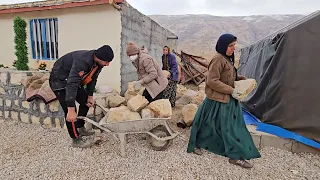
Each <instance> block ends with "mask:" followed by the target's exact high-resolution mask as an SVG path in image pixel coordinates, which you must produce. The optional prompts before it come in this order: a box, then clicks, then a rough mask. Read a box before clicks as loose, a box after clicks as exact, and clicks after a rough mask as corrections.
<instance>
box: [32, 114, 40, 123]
mask: <svg viewBox="0 0 320 180" xmlns="http://www.w3.org/2000/svg"><path fill="white" fill-rule="evenodd" d="M31 122H32V124H40V118H39V117H37V116H31Z"/></svg>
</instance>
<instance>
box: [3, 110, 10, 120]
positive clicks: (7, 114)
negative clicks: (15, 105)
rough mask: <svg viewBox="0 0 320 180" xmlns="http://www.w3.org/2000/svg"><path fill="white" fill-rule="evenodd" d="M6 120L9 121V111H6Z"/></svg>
mask: <svg viewBox="0 0 320 180" xmlns="http://www.w3.org/2000/svg"><path fill="white" fill-rule="evenodd" d="M4 118H5V119H8V118H9V111H5V112H4Z"/></svg>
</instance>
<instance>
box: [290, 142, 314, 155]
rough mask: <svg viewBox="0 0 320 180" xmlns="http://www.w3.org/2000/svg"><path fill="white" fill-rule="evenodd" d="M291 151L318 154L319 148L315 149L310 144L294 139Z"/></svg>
mask: <svg viewBox="0 0 320 180" xmlns="http://www.w3.org/2000/svg"><path fill="white" fill-rule="evenodd" d="M292 152H294V153H313V154H320V149H316V148H314V147H311V146H307V145H305V144H302V143H300V142H297V141H294V142H293V145H292Z"/></svg>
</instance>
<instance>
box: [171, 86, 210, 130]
mask: <svg viewBox="0 0 320 180" xmlns="http://www.w3.org/2000/svg"><path fill="white" fill-rule="evenodd" d="M204 89H205V83H204V82H203V83H201V84H200V85H199V86H198V91H195V90H191V89H188V88H186V87H184V86H183V85H180V84H178V86H177V96H176V97H177V99H178V100H177V101H176V105H177V106H183V107H182V109H181V114H182V120H181V121H179V122H178V123H177V125H178V126H179V127H182V128H185V127H187V126H191V125H192V121H193V119H194V116H195V114H196V112H197V110H198V107H199V105H200V104H201V103H202V101H203V100H204V99H205V97H206V94H205V91H204Z"/></svg>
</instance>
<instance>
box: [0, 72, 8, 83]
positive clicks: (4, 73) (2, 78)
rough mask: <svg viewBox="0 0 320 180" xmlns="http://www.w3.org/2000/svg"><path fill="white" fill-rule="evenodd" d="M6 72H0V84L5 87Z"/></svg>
mask: <svg viewBox="0 0 320 180" xmlns="http://www.w3.org/2000/svg"><path fill="white" fill-rule="evenodd" d="M7 74H8V73H7V72H2V73H1V75H0V79H1V83H2V84H5V85H7Z"/></svg>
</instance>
